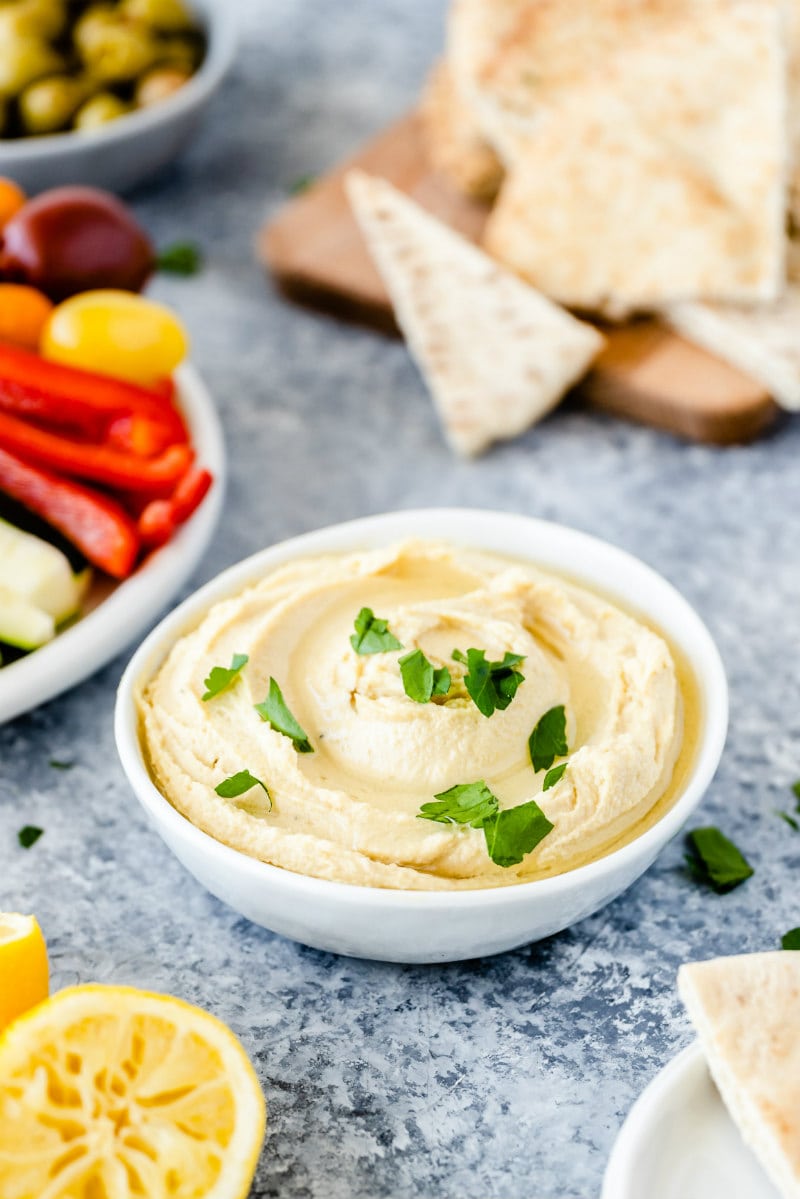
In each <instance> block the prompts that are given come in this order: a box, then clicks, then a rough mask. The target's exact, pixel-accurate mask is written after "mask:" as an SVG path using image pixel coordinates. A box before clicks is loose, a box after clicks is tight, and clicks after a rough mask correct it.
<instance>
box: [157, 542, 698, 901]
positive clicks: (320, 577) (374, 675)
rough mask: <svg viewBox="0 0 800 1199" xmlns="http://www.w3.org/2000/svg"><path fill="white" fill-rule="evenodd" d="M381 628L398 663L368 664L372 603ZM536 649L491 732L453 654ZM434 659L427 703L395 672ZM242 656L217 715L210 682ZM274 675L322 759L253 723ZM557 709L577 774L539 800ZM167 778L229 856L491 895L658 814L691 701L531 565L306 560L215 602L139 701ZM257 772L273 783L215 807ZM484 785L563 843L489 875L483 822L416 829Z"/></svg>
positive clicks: (421, 546)
mask: <svg viewBox="0 0 800 1199" xmlns="http://www.w3.org/2000/svg"><path fill="white" fill-rule="evenodd" d="M364 606H368V607H371V608H372V609H374V611H375V612H376V613H379V614H380V616H381V617H383V618H385V619H386V620H388V624H389V628H390V629H391V631H392V633H393V634H394V635H395V637H397V638H398V639H399V641H400V642H401V643H402V646H403V649H402V650H394V651H390V652H385V653H373V654H369V655H359V654H357V653H356V652H354V650H353V648H352V646H351V643H350V636H351V634H352V632H353V621H354V618H355V617H356V615H357V614H358V612H359V611H360V609H362V608H363V607H364ZM468 647H477V648H480V649H484V650H485V651H486V654H487V658H489V659H494V660H500V659H502V658H503V655H504V654H505V653H507V652H508V653H513V654H524V656H525V661H524V664H523V666H522V670H523V673H524V676H525V681H524V682H523V683H522V684H521V685H520V687H519V689H518V691H517V693H516V696H515V697H514V700H513V702H512V703H510V704H509V706H508V707H507V708H506V709H505V710H504V711H496V712H495V713H494V714H493V715H492V716H491V718H489V719H487V718H486V717H485V716H483V715H482V714H481V712H479V710H478V708H477V707H476V706H475V704H474V703H473V701H472V700H471V699H470V697H469V695H468V694H467V692H466V689H465V687H464V672H465V669H466V668H465V666H464V665H462V664H460V663H459V662H457V661H454V660H453V658H452V653H453V650H454V649H456V648H459V649H461V650H462V651H463V650H466V649H467V648H468ZM416 648H420V649H421V650H422V651H423V652H424V654H425V655H426V657H427V658H428V660H429V661H430V662H432V663H433V665H434V666H435V667H442V666H447V668H448V669H449V671H450V673H451V676H452V685H451V688H450V691H449V692H448V694H447V695H446V696H436V697H434V700H433V701H432V702H430V703H416V702H414V701H413V700H411V699H409V698H408V696H407V695H406V694H405V692H404V689H403V683H402V679H401V674H400V670H399V668H398V659H399V658H400V657H402V656H403V654H405V653H408V652H409V651H410V650H413V649H416ZM234 654H247V655H248V656H249V660H248V663H247V665H246V667H245V668H244V670H242V672H241V675H240V677H237V678H236V680H235V682H234V683H233V684H232V685H231V686H230V687H229V688H227V689H226V690H225V691H223V692H222V693H221V694H220V695H218V696H216V697H215V698H213V699H212V700H210V701H209V702H203V700H202V699H201V697H202V695H203V692H204V682H203V680H204V678H205V676H206V675H208V673H209V671H210V670H211V668H212V667H213V666H215V665H227V663H228V662H229V661H230V660H231V658H232V657H233V655H234ZM271 677H274V678H275V679H276V680H277V681H278V682H279V683H280V686H281V688H282V691H283V695H284V698H285V700H286V703H287V705H288V707H289V708H290V709H291V712H292V713H293V715H294V716H295V717H296V719H297V721H298V722H299V724H300V725H301V726H302V728H303V729H304V730H305V732H306V733H307V735H308V737H309V740H310V742H311V745H312V746H313V748H314V752H313V753H304V754H300V753H298V752H297V751H296V749H295V747H294V745H293V743H292V741H291V740H290V738H288V737H286V736H283V735H282V734H281V733H279V732H276V731H275V730H274V729H273V728H271V727H270V725H269V724H268V723H265V722H264V721H263V720H262V719H261V718H260V716H259V714H258V713H257V712H256V711H255V709H254V705H255V704H257V703H260V702H261V701H262V700H263V699H264V696H265V695H266V693H267V689H268V685H269V680H270V678H271ZM559 705H563V706H564V708H565V711H566V721H567V738H568V744H569V750H570V754H569V762H568V769H567V770H566V772H565V773H564V774H563V777H562V778H561V779H560V781H558V782H557V783H556V784H555V786H553V787H551V788H550V789H549V790H547V791H544V792H543V791H542V783H543V779H544V775H543V773H541V772H540V773H535V772H534V770H533V767H532V765H531V760H530V757H529V752H528V738H529V736H530V734H531V732H532V730H533V729H534V727H535V726H536V724H537V722H538V721H539V720H540V718H541V717H542V716H543V715H544V714H545V713H546V712H548V711H549V710H550V709H552V708H554V707H557V706H559ZM139 707H140V713H141V721H142V737H143V742H144V747H145V752H146V757H147V759H148V762H149V766H150V770H151V773H152V776H153V779H154V781H155V783H156V785H157V786H158V787H159V789H160V790H161V791H162V793H163V794H164V795H165V796H166V797H167V798H168V799H169V800H170V802H171V803H172V804H173V805H174V806H175V807H176V808H177V809H178V811H180V812H182V813H183V814H184V816H186V817H187V818H188V819H189V820H191V821H192V822H193V823H194V824H195V825H197V826H198V827H199V828H201V829H203V830H204V831H205V832H207V833H209V834H210V835H211V836H213V837H215V838H217V839H218V840H219V841H222V842H224V843H225V844H227V845H230V846H232V847H233V848H235V849H238V850H240V851H241V852H243V853H246V854H249V855H251V856H252V857H256V858H260V859H261V860H262V861H265V862H270V863H272V864H274V865H276V866H281V867H284V868H285V869H288V870H292V871H296V872H299V873H301V874H308V875H313V876H316V877H318V878H325V879H334V880H338V881H340V882H347V883H358V884H362V885H369V886H379V887H393V888H402V889H414V890H453V889H469V888H479V887H494V886H502V885H507V884H509V883H517V882H524V881H527V880H529V879H532V878H537V877H542V876H546V875H551V874H558V873H561V872H563V871H566V870H570V869H572V868H573V867H575V866H577V865H580V864H582V863H585V862H587V861H590V860H592V859H595V858H597V857H600V856H602V855H603V854H604V853H606V852H608V851H609V850H610V849H612V848H615V847H616V846H617V845H619V844H620V843H622V842H624V841H625V840H630V839H631V838H632V837H633V836H636V835H638V832H639V831H641V828H642V827H646V824H647V821H648V818H651V822H652V816H653V813H654V811H656V810H657V809H659V810H660V809H661V808H663V802H664V798H665V796H668V793H669V791H670V784H671V780H672V778H673V773H674V772H675V767H676V762H677V760H678V757H679V754H681V749H682V744H683V703H682V688H681V684H680V682H679V674H678V669H677V667H676V663H675V660H674V658H673V655H672V653H671V651H670V648H669V646H668V645H667V644H666V642H665V641H664V639H663V638H662V637H660V636H659V635H658V634H657V633H655V632H653V631H652V630H651V629H649V628H648V627H646V626H645V625H644V624H643V623H641V622H640V621H638V620H636V619H634V618H633V617H632V616H630V615H628V614H626V613H625V612H623V611H622V610H621V609H620V608H618V607H616V606H615V605H614V604H612V603H610V602H608V601H607V600H605V599H603V598H601V597H599V596H598V595H596V594H595V593H593V592H591V591H589V590H587V589H586V588H584V587H581V586H578V585H576V584H574V583H571V582H567V581H565V580H564V579H562V578H560V577H558V576H555V575H552V574H548V573H545V572H544V571H542V570H540V569H538V568H536V567H535V566H532V565H527V564H523V563H518V562H513V561H510V560H507V559H503V558H500V557H495V556H492V555H489V554H486V553H483V552H478V551H469V550H465V549H460V548H455V547H453V546H449V545H444V544H438V543H429V542H420V541H413V542H406V543H402V544H399V545H394V546H391V547H389V548H386V549H380V550H374V551H369V552H363V553H351V554H346V555H331V556H322V557H313V558H305V559H299V560H295V561H292V562H290V563H288V564H287V565H285V566H282V567H280V568H278V569H276V570H274V571H272V572H271V573H269V574H268V575H267V576H266V577H265V578H263V579H262V580H261V581H260V582H258V583H256V584H255V585H254V586H251V587H249V588H247V589H246V590H245V591H243V592H241V593H240V594H238V595H236V596H234V597H232V598H230V599H226V600H223V601H222V602H220V603H217V604H216V605H215V606H214V607H213V608H211V610H210V611H209V612H208V613H207V614H206V615H205V617H204V618H203V619H202V621H201V622H200V624H199V625H197V627H195V628H194V629H192V630H191V631H189V632H187V633H186V634H185V635H184V636H182V637H180V638H179V640H178V641H177V642H176V644H175V645H174V647H173V648H172V651H171V653H170V654H169V656H168V657H167V659H166V661H165V662H164V663H163V665H162V666H161V667H160V669H159V670H158V672H157V673H156V675H155V677H154V678H152V679H151V680H150V681H149V683H147V685H146V686H145V687H144V689H143V691H142V692H141V694H140V696H139ZM243 769H247V770H249V771H250V772H252V774H253V775H254V776H255V777H256V778H257V779H260V780H263V782H264V783H265V784H266V786H267V787H268V789H269V792H270V794H271V796H272V801H273V802H272V808H271V809H270V807H269V801H268V799H267V796H266V795H265V794H264V792H263V791H262V790H261V788H255V789H254V790H253V791H251V792H248V793H247V794H245V795H243V796H241V797H239V798H238V799H222V798H220V797H219V796H218V795H217V794H216V793H215V786H216V785H217V784H218V783H219V782H220V780H221V779H224V778H226V777H227V776H231V775H234V774H235V773H236V772H238V771H240V770H243ZM477 779H482V780H485V782H486V783H487V784H488V786H489V788H490V789H491V791H492V792H493V793H494V794H495V795H496V796H497V797H498V799H499V801H500V807H501V809H506V808H509V807H512V806H516V805H518V804H521V803H525V802H527V801H529V800H532V799H534V800H536V801H537V802H538V804H539V805H540V807H541V808H542V810H543V811H544V813H545V814H546V816H547V817H548V819H549V820H550V821H551V822H552V824H553V826H554V827H553V829H552V831H551V832H550V833H549V835H548V836H547V837H546V838H545V839H544V840H542V841H541V843H540V844H539V845H538V846H537V847H536V848H535V849H534V850H533V852H531V853H530V854H528V855H527V856H526V857H525V858H524V860H523V861H522V862H521V863H520V864H519V865H517V866H513V867H509V868H503V867H501V866H497V865H495V864H494V863H493V862H492V861H491V859H490V858H489V856H488V854H487V850H486V841H485V838H484V835H483V833H482V832H481V830H480V829H474V828H470V827H457V826H454V825H447V824H435V823H431V822H430V821H428V820H422V819H419V812H420V808H421V806H422V805H423V804H424V803H427V802H428V801H430V800H432V799H433V797H434V795H435V794H437V793H441V792H444V791H446V790H448V789H449V788H451V787H453V786H455V785H456V784H462V783H468V782H473V781H475V780H477Z"/></svg>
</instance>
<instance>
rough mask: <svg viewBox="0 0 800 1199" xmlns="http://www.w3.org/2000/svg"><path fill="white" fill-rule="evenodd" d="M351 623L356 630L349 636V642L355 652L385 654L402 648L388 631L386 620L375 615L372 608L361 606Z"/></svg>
mask: <svg viewBox="0 0 800 1199" xmlns="http://www.w3.org/2000/svg"><path fill="white" fill-rule="evenodd" d="M353 624H354V626H355V630H356V631H355V633H353V634H352V635H351V637H350V644H351V645H352V647H353V649H354V650H355V651H356V653H357V654H386V653H388V652H389V651H390V650H393V649H402V648H403V647H402V645H401V644H400V642H399V641H398V640H397V638H396V637H395V636H394V634H392V633H390V632H389V624H388V621H385V620H381V618H380V617H379V616H376V615H375V613H374V612H373V611H372V608H362V609H361V611H360V612H359V614H358V616H357V617H356V618H355V620H354V622H353Z"/></svg>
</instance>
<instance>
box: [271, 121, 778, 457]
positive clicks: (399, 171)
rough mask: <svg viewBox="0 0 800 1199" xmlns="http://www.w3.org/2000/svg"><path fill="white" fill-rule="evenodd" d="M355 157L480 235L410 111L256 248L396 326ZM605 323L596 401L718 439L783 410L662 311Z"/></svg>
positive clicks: (476, 218) (478, 210) (288, 271)
mask: <svg viewBox="0 0 800 1199" xmlns="http://www.w3.org/2000/svg"><path fill="white" fill-rule="evenodd" d="M351 167H360V168H361V169H362V170H365V171H368V172H370V173H372V174H375V175H381V176H383V177H384V178H385V179H389V180H390V181H391V182H392V183H394V184H395V185H396V186H397V187H399V188H401V189H402V190H403V191H405V192H407V193H408V194H409V195H411V196H413V198H414V199H415V200H416V201H418V203H420V204H421V205H422V206H423V207H424V208H427V209H428V210H429V211H430V212H432V213H433V214H434V215H435V216H437V217H439V218H440V219H441V220H443V221H445V222H446V223H447V224H449V225H451V226H452V227H453V228H454V229H457V230H458V231H459V232H461V233H462V234H464V236H466V237H469V238H471V239H472V240H474V241H477V240H478V239H479V238H480V235H481V231H482V229H483V225H484V222H485V220H486V216H487V213H488V208H486V207H485V206H484V205H482V204H479V203H476V202H474V201H471V200H468V199H466V198H465V197H464V196H462V195H461V194H460V193H459V192H457V191H456V189H455V188H454V187H452V186H451V185H450V184H449V183H448V181H447V180H446V179H444V178H443V177H442V176H441V175H438V174H436V173H435V172H434V171H433V170H432V169H431V167H430V166H429V164H428V162H427V159H426V156H425V150H424V145H423V139H422V133H421V129H420V123H419V120H418V118H417V117H416V116H415V115H414V114H413V113H412V114H410V115H408V116H406V117H404V118H403V119H402V120H400V121H398V122H396V124H394V125H392V126H391V127H390V128H389V129H387V130H385V131H384V132H383V133H381V134H380V135H379V136H378V137H377V138H375V140H374V141H372V142H370V143H369V144H368V145H367V146H365V147H364V148H363V149H362V150H361V151H360V152H359V153H358V154H356V155H355V156H354V157H353V158H352V159H350V160H349V161H348V162H346V163H344V164H342V165H341V166H340V167H338V168H336V169H335V170H333V171H331V172H330V174H328V175H325V176H323V177H322V178H320V179H319V180H317V181H316V182H315V183H314V184H313V185H312V186H311V187H310V188H309V189H308V190H307V191H305V192H303V193H302V194H301V195H299V196H296V197H295V198H294V199H292V200H291V201H290V202H289V203H288V204H286V205H285V207H284V208H283V209H282V210H281V211H280V212H279V213H278V214H277V216H276V217H275V218H274V219H273V220H272V221H270V222H269V223H268V224H267V225H266V226H265V227H264V228H263V229H262V231H261V234H260V236H259V241H258V252H259V256H260V258H261V259H262V261H263V262H264V264H265V266H266V267H267V268H268V269H269V270H270V271H271V273H272V275H273V277H274V279H275V281H276V283H277V285H278V287H279V288H280V289H281V290H282V291H283V292H284V294H285V295H287V296H288V297H290V298H291V299H292V300H296V301H298V302H300V303H303V304H308V305H311V306H313V307H315V308H321V309H323V310H325V311H328V312H330V313H332V314H333V315H336V316H339V317H341V318H344V319H347V320H355V321H359V322H364V323H366V324H369V325H373V326H374V327H376V328H378V329H381V330H383V331H384V332H394V333H396V332H397V327H396V325H395V322H394V316H393V313H392V306H391V303H390V301H389V297H388V295H387V294H386V290H385V288H384V286H383V283H382V281H381V279H380V276H379V275H378V272H377V270H376V268H375V266H374V265H373V262H372V259H371V258H370V256H369V253H368V251H367V248H366V245H365V244H364V241H363V239H362V237H361V233H360V231H359V229H358V226H357V224H356V222H355V220H354V218H353V215H352V213H351V211H350V206H349V204H348V202H347V199H346V196H345V193H344V189H343V186H342V180H343V177H344V175H345V173H346V172H347V171H348V170H349V169H350V168H351ZM603 331H604V333H605V334H606V336H607V337H608V346H607V348H606V350H605V351H604V352H603V354H602V355H601V356H600V358H599V359H598V360H597V362H596V364H595V367H594V369H593V370H592V372H591V374H590V375H588V376H587V378H586V379H585V380H584V382H583V383H582V384H581V385H580V387H579V389H578V394H579V395H580V396H581V397H582V398H583V399H585V400H586V401H587V402H588V403H590V404H593V405H595V406H596V407H598V408H603V409H605V410H606V411H607V412H612V413H614V414H616V415H618V416H622V417H627V418H629V419H631V420H635V421H640V422H643V423H645V424H648V425H653V426H655V427H656V428H659V429H665V430H667V431H669V432H671V433H677V434H679V435H681V436H684V437H690V438H693V439H695V440H698V441H705V442H712V443H715V444H719V445H724V444H730V443H732V442H743V441H749V440H751V439H753V438H754V437H756V436H758V434H759V433H761V432H763V431H764V430H765V429H767V428H768V427H769V426H770V425H771V424H772V423H773V421H774V420H775V418H776V416H777V414H778V408H777V407H776V405H775V404H774V403H773V401H772V400H771V399H770V397H769V396H768V395H767V394H766V393H765V392H764V391H763V389H762V388H761V387H760V386H759V384H757V383H755V382H754V381H753V380H752V379H750V378H748V377H747V376H746V375H742V374H740V372H739V371H737V370H735V369H734V368H733V367H731V366H728V365H727V364H726V363H724V362H721V361H720V360H719V359H717V358H713V357H712V356H711V355H710V354H707V353H706V352H705V351H704V350H701V349H698V348H697V347H695V346H693V345H692V344H691V343H690V342H687V341H684V340H683V338H680V337H678V336H677V335H676V334H674V333H672V332H670V330H668V329H667V328H665V327H664V326H663V325H660V324H658V323H657V322H656V321H651V320H646V321H645V320H642V321H636V322H633V323H631V324H628V325H622V326H615V327H604V329H603Z"/></svg>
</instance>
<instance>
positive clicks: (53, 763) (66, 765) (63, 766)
mask: <svg viewBox="0 0 800 1199" xmlns="http://www.w3.org/2000/svg"><path fill="white" fill-rule="evenodd" d="M47 764H48V766H50V767H51V769H52V770H72V767H73V766H74V765H75V763H74V762H68V761H66V760H65V761H62V760H61V758H51V759H50V761H49V762H48V763H47Z"/></svg>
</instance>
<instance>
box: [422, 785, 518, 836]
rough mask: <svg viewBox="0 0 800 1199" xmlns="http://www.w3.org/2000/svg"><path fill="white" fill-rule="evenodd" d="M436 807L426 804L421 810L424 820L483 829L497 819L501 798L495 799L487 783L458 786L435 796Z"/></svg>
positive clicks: (432, 804) (434, 804)
mask: <svg viewBox="0 0 800 1199" xmlns="http://www.w3.org/2000/svg"><path fill="white" fill-rule="evenodd" d="M434 799H435V800H436V801H437V802H436V803H424V804H423V805H422V807H421V808H420V810H419V813H418V816H419V819H421V820H435V821H437V823H439V824H470V825H472V827H473V828H481V827H482V826H483V824H484V822H485V821H486V820H488V819H490V818H491V817H492V816H494V815H496V813H497V810H498V808H499V804H498V802H497V796H496V795H493V794H492V792H491V791H490V790H489V788H488V787H487V786H486V783H485V782H484V781H483V779H478V781H477V783H457V784H456V785H455V787H451V788H450V789H449V791H441V792H440V793H439V794H438V795H436V796H434Z"/></svg>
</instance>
